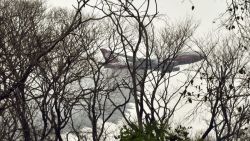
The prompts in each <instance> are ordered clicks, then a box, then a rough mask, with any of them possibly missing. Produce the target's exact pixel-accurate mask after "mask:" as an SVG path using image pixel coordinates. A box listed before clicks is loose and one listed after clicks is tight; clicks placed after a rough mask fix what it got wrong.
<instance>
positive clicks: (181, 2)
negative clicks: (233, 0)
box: [47, 0, 226, 34]
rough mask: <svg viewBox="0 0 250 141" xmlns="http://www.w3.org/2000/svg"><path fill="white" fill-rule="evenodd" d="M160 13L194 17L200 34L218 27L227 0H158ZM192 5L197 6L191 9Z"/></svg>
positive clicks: (67, 1) (59, 0)
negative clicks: (218, 19)
mask: <svg viewBox="0 0 250 141" xmlns="http://www.w3.org/2000/svg"><path fill="white" fill-rule="evenodd" d="M157 2H158V9H159V13H160V14H164V15H166V17H167V19H168V20H169V21H170V22H175V21H181V20H182V19H185V17H192V18H193V19H194V20H195V21H197V22H199V23H200V24H199V25H200V26H199V28H198V31H197V32H199V34H205V33H207V32H211V31H212V32H213V31H214V30H215V29H217V27H218V24H219V21H216V23H213V21H214V20H215V19H216V18H218V17H219V15H220V14H221V13H223V12H225V4H226V3H225V1H222V0H158V1H157ZM73 3H76V0H47V4H48V6H49V7H53V6H60V7H67V8H70V7H72V4H73ZM192 5H194V6H195V9H194V10H191V7H192Z"/></svg>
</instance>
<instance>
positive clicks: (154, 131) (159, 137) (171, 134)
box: [116, 122, 191, 141]
mask: <svg viewBox="0 0 250 141" xmlns="http://www.w3.org/2000/svg"><path fill="white" fill-rule="evenodd" d="M188 134H189V133H188V131H187V128H186V127H183V126H178V127H177V128H175V129H174V130H172V129H171V127H169V126H163V125H160V124H158V123H157V122H155V123H151V124H145V125H144V127H143V129H139V128H138V125H136V124H131V125H130V127H127V126H123V128H121V130H120V135H119V136H118V137H116V139H120V141H190V140H191V139H190V138H189V137H188Z"/></svg>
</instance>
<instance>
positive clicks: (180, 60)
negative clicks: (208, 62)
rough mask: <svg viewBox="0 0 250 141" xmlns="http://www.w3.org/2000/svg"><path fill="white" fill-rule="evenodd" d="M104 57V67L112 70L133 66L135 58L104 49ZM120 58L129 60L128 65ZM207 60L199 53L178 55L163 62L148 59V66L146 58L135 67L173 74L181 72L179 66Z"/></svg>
mask: <svg viewBox="0 0 250 141" xmlns="http://www.w3.org/2000/svg"><path fill="white" fill-rule="evenodd" d="M100 50H101V52H102V55H103V57H104V59H105V63H103V64H104V67H105V68H112V69H126V68H128V67H130V66H132V62H133V57H132V56H129V55H124V54H119V53H114V51H110V50H107V49H104V48H101V49H100ZM119 57H124V58H126V59H127V60H128V62H129V63H128V64H127V63H126V62H125V59H124V60H123V61H121V59H119ZM204 58H205V55H202V54H201V53H198V52H186V53H180V54H177V55H176V57H175V58H169V59H165V60H163V61H159V60H157V59H148V65H146V59H145V58H137V59H136V63H135V67H136V69H139V70H140V69H143V70H145V69H150V70H153V71H166V72H173V71H179V70H180V67H179V65H185V64H190V63H195V62H198V61H201V60H202V59H204Z"/></svg>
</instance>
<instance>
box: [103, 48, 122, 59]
mask: <svg viewBox="0 0 250 141" xmlns="http://www.w3.org/2000/svg"><path fill="white" fill-rule="evenodd" d="M100 50H101V52H102V55H103V57H104V59H105V61H106V62H108V63H117V62H119V60H118V59H117V57H115V56H114V53H112V52H111V51H109V50H106V49H104V48H102V49H100Z"/></svg>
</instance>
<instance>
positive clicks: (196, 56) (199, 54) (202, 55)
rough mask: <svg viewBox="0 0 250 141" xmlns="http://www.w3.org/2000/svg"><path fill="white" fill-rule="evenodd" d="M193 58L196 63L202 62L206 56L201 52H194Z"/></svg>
mask: <svg viewBox="0 0 250 141" xmlns="http://www.w3.org/2000/svg"><path fill="white" fill-rule="evenodd" d="M195 58H196V59H197V61H200V60H203V59H205V58H206V55H205V54H204V53H201V52H196V55H195Z"/></svg>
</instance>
